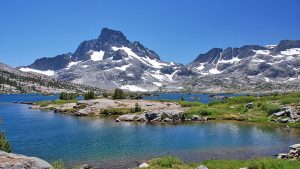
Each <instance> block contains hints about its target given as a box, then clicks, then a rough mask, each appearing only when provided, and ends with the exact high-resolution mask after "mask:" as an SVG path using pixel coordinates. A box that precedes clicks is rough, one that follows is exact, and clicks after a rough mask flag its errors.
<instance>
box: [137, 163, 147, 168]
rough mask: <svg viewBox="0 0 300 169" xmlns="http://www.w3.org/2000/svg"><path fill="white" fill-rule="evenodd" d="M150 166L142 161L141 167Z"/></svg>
mask: <svg viewBox="0 0 300 169" xmlns="http://www.w3.org/2000/svg"><path fill="white" fill-rule="evenodd" d="M148 167H149V164H147V163H142V164H140V165H139V168H148Z"/></svg>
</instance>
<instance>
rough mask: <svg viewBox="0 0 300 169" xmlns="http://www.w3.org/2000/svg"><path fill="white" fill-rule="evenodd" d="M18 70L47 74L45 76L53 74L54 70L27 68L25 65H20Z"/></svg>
mask: <svg viewBox="0 0 300 169" xmlns="http://www.w3.org/2000/svg"><path fill="white" fill-rule="evenodd" d="M20 71H22V72H34V73H39V74H43V75H47V76H53V75H54V74H55V72H54V71H53V70H45V71H43V70H36V69H31V68H27V67H22V68H21V69H20Z"/></svg>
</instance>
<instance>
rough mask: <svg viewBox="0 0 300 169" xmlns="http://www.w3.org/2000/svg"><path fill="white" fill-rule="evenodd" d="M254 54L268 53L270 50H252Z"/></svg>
mask: <svg viewBox="0 0 300 169" xmlns="http://www.w3.org/2000/svg"><path fill="white" fill-rule="evenodd" d="M253 52H255V53H256V54H261V55H269V54H270V51H269V50H253Z"/></svg>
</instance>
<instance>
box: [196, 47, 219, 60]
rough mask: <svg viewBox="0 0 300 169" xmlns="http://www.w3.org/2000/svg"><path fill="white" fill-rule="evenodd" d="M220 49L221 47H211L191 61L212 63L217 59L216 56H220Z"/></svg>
mask: <svg viewBox="0 0 300 169" xmlns="http://www.w3.org/2000/svg"><path fill="white" fill-rule="evenodd" d="M222 51H223V49H220V48H213V49H211V50H210V51H208V52H207V53H206V54H200V55H199V56H198V57H197V58H196V59H195V60H194V61H193V62H201V63H204V62H207V63H213V62H214V61H215V60H218V58H220V54H221V52H222Z"/></svg>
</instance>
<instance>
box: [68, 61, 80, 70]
mask: <svg viewBox="0 0 300 169" xmlns="http://www.w3.org/2000/svg"><path fill="white" fill-rule="evenodd" d="M80 62H81V61H78V62H70V63H69V64H68V66H67V67H66V69H67V70H68V69H70V68H71V67H72V66H74V65H77V64H78V63H80Z"/></svg>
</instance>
